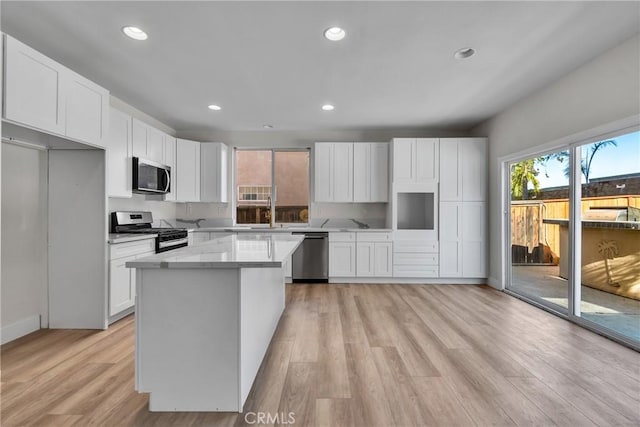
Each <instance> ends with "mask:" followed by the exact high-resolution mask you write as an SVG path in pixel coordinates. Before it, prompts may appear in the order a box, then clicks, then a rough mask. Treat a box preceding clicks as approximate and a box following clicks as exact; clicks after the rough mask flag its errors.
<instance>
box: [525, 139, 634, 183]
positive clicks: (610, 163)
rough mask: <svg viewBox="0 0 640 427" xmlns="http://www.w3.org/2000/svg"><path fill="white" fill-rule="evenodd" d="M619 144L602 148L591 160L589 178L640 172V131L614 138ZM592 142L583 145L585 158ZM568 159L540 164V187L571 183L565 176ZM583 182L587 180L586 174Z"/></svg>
mask: <svg viewBox="0 0 640 427" xmlns="http://www.w3.org/2000/svg"><path fill="white" fill-rule="evenodd" d="M612 139H614V140H615V141H616V143H617V144H618V145H617V147H614V146H612V145H609V146H606V147H603V148H600V149H599V150H598V152H597V153H596V155H595V156H594V157H593V161H592V162H591V171H590V173H589V175H590V176H589V178H591V179H592V178H600V177H603V176H615V175H624V174H628V173H640V132H634V133H629V134H626V135H621V136H618V137H615V138H612ZM590 145H591V144H587V145H584V146H583V147H582V155H583V158H584V157H585V156H586V151H587V149H588V147H589V146H590ZM566 162H567V160H565V161H564V162H563V163H560V162H559V161H557V160H550V161H548V162H547V163H546V165H545V166H538V170H539V171H540V174H539V175H538V181H540V188H547V187H559V186H563V185H569V178H567V177H565V176H564V168H565V165H566ZM582 182H583V183H584V182H585V179H584V175H583V176H582Z"/></svg>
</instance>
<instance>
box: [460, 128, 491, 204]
mask: <svg viewBox="0 0 640 427" xmlns="http://www.w3.org/2000/svg"><path fill="white" fill-rule="evenodd" d="M460 147H461V150H460V152H461V154H462V168H461V170H462V200H463V201H465V202H483V201H485V200H487V178H488V173H489V172H488V168H487V163H488V158H487V139H486V138H466V139H465V142H464V143H463V144H461V146H460Z"/></svg>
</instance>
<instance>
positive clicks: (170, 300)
mask: <svg viewBox="0 0 640 427" xmlns="http://www.w3.org/2000/svg"><path fill="white" fill-rule="evenodd" d="M239 298H240V283H239V270H238V269H164V268H162V269H153V268H150V269H143V268H139V269H137V298H136V370H137V371H138V372H137V373H136V377H137V379H138V383H137V390H138V391H140V392H150V393H151V394H150V396H149V410H150V411H167V412H172V411H235V412H237V411H239V410H240V408H239V406H238V395H239V384H238V383H239V381H238V378H239V359H240V357H239V354H238V349H239V346H240V344H239V334H240V325H239V316H238V308H239V302H240V299H239Z"/></svg>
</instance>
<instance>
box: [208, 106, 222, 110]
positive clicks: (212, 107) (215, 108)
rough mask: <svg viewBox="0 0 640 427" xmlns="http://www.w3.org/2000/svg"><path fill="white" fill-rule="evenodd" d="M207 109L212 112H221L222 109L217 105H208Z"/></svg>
mask: <svg viewBox="0 0 640 427" xmlns="http://www.w3.org/2000/svg"><path fill="white" fill-rule="evenodd" d="M208 108H209V110H213V111H220V110H222V107H221V106H219V105H215V104H211V105H209V107H208Z"/></svg>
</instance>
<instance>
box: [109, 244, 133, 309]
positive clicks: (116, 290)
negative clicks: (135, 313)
mask: <svg viewBox="0 0 640 427" xmlns="http://www.w3.org/2000/svg"><path fill="white" fill-rule="evenodd" d="M135 258H136V257H135V256H130V257H126V258H120V259H116V260H113V261H110V262H109V316H113V315H115V314H118V313H120V312H121V311H123V310H126V309H127V308H129V307H131V306H133V304H134V303H135V290H134V288H135V282H134V286H132V277H134V276H135V269H130V268H126V267H125V263H126V262H127V261H132V260H134V259H135ZM133 280H135V279H133Z"/></svg>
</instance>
